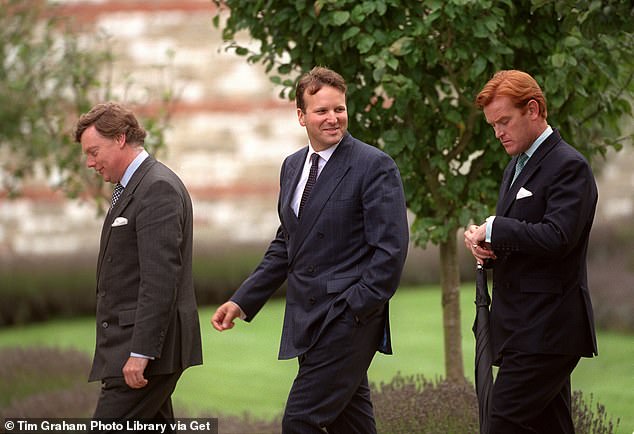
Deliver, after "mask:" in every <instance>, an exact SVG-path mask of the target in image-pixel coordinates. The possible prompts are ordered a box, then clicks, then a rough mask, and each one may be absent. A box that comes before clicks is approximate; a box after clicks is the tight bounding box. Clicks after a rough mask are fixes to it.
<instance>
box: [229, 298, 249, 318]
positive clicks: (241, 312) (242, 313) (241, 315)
mask: <svg viewBox="0 0 634 434" xmlns="http://www.w3.org/2000/svg"><path fill="white" fill-rule="evenodd" d="M229 303H233V304H235V305H236V306H237V308H238V309H240V319H241V320H242V321H244V319H245V318H246V317H247V315H246V314H245V313H244V311H243V310H242V308H241V307H240V305H239V304H238V303H236V302H235V301H232V300H229Z"/></svg>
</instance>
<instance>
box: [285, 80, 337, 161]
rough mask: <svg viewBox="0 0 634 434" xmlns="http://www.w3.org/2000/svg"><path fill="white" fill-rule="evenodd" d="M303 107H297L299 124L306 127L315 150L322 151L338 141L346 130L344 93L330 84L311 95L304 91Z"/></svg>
mask: <svg viewBox="0 0 634 434" xmlns="http://www.w3.org/2000/svg"><path fill="white" fill-rule="evenodd" d="M304 102H305V109H304V110H303V111H302V110H301V109H299V108H298V109H297V117H298V118H299V124H300V125H301V126H303V127H306V132H307V133H308V139H309V140H310V143H311V145H312V147H313V149H315V151H317V152H319V151H323V150H324V149H328V148H330V147H331V146H333V145H336V144H337V143H339V141H340V140H341V138H342V137H343V136H344V134H345V133H346V131H347V130H348V111H347V108H346V94H345V93H343V92H341V91H340V90H339V89H337V88H334V87H332V86H324V87H322V88H321V89H319V90H318V91H317V92H316V93H315V94H313V95H311V94H309V93H308V91H304Z"/></svg>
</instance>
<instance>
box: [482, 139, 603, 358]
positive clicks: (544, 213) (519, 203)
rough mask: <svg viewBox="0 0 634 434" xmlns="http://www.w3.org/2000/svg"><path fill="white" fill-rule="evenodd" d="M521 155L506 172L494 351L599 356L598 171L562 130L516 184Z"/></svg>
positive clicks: (495, 236)
mask: <svg viewBox="0 0 634 434" xmlns="http://www.w3.org/2000/svg"><path fill="white" fill-rule="evenodd" d="M516 159H517V157H516V158H513V159H512V160H511V162H510V163H509V165H508V166H507V168H506V170H505V172H504V177H503V181H502V185H501V187H500V195H499V201H498V204H497V211H496V218H495V221H494V222H493V230H492V238H491V242H492V246H493V249H494V251H495V253H496V254H497V256H498V259H497V260H496V261H494V262H493V291H492V292H493V297H492V305H491V340H492V345H493V354H494V357H497V356H499V355H500V353H501V352H502V351H503V350H515V351H522V352H527V353H539V354H568V355H579V356H590V357H591V356H592V355H593V354H596V353H597V344H596V336H595V331H594V320H593V313H592V304H591V302H590V294H589V291H588V281H587V273H586V252H587V249H588V238H589V236H590V229H591V227H592V221H593V218H594V212H595V208H596V203H597V187H596V184H595V180H594V176H593V175H592V171H591V169H590V166H589V165H588V162H587V161H586V159H585V158H584V157H583V156H582V155H581V154H580V153H579V152H578V151H576V150H575V149H574V148H573V147H571V146H570V145H569V144H568V143H566V142H565V141H564V140H563V139H562V138H561V136H560V135H559V132H558V131H556V130H555V131H553V133H552V134H551V135H550V136H548V137H547V138H546V140H545V141H544V142H543V143H542V144H541V145H540V146H539V148H538V149H537V151H536V152H535V153H534V154H533V156H532V157H531V158H530V159H529V160H528V162H527V164H526V166H525V167H524V169H523V170H522V172H521V173H520V175H519V177H518V178H517V179H516V181H515V182H514V183H513V185H512V186H511V187H510V188H509V185H510V183H511V179H512V177H513V173H514V170H515V161H516ZM520 189H522V194H520V195H519V196H518V193H519V192H520ZM522 196H523V197H522Z"/></svg>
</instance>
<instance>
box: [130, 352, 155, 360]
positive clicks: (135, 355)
mask: <svg viewBox="0 0 634 434" xmlns="http://www.w3.org/2000/svg"><path fill="white" fill-rule="evenodd" d="M130 357H139V358H141V359H148V360H154V357H150V356H144V355H143V354H139V353H130Z"/></svg>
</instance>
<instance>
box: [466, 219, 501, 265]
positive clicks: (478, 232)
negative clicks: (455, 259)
mask: <svg viewBox="0 0 634 434" xmlns="http://www.w3.org/2000/svg"><path fill="white" fill-rule="evenodd" d="M485 239H486V223H483V224H481V225H480V226H477V225H471V226H469V228H468V229H467V230H466V231H465V233H464V244H465V246H466V247H467V249H469V250H471V254H472V255H473V257H474V258H476V261H477V262H478V264H480V265H482V264H484V261H485V260H486V259H496V256H495V253H493V250H492V249H491V245H490V244H489V243H486V242H485Z"/></svg>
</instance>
